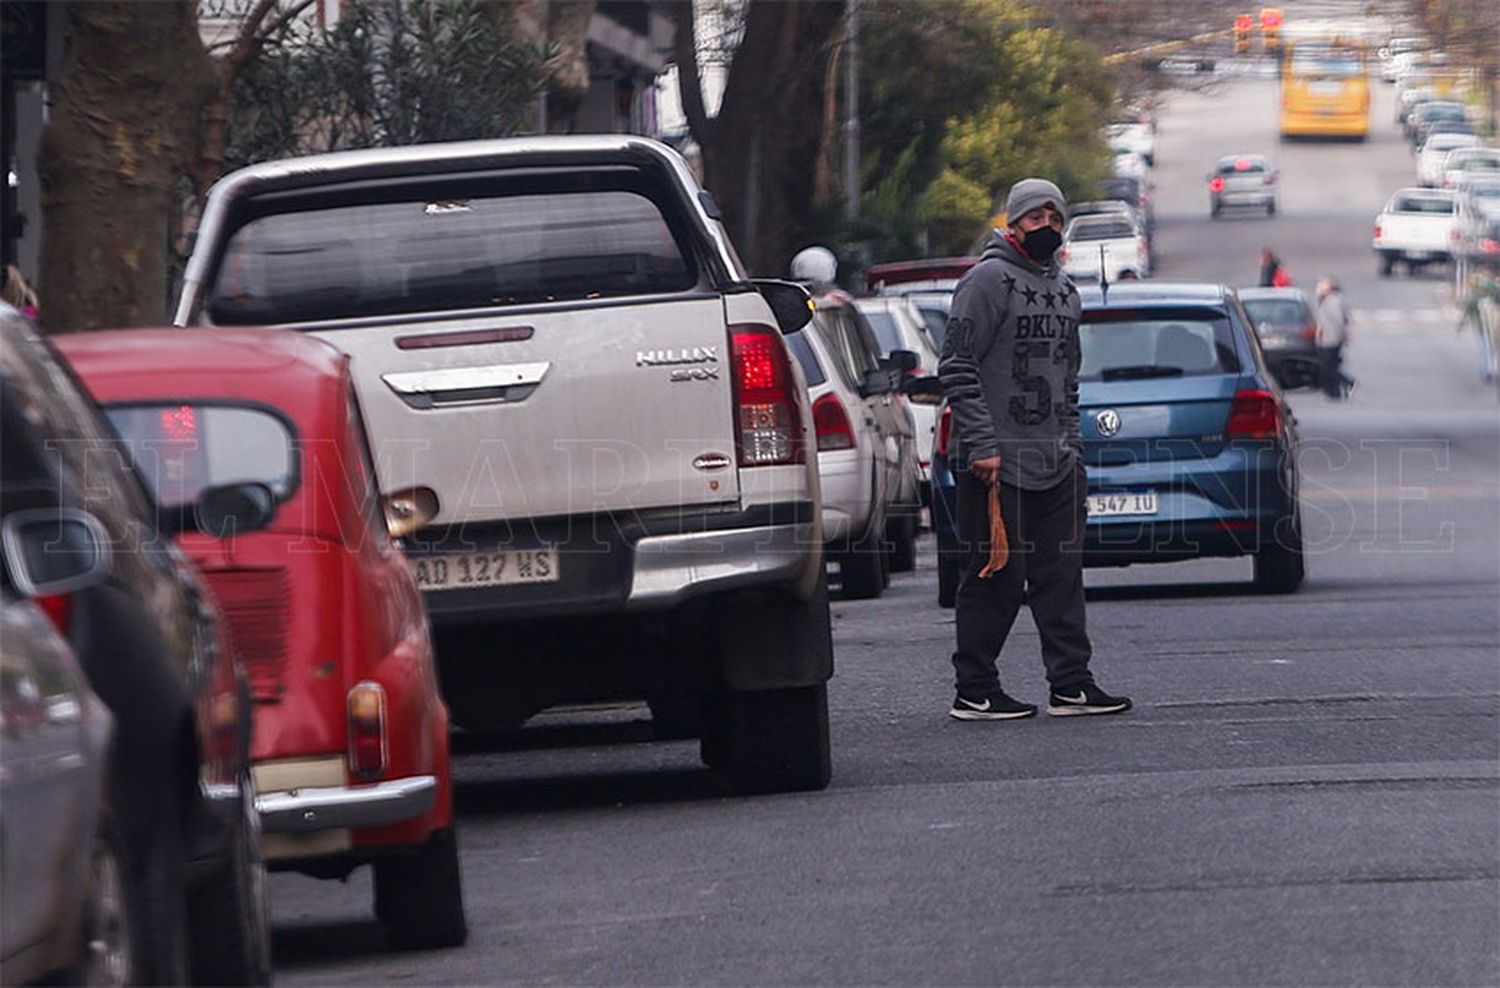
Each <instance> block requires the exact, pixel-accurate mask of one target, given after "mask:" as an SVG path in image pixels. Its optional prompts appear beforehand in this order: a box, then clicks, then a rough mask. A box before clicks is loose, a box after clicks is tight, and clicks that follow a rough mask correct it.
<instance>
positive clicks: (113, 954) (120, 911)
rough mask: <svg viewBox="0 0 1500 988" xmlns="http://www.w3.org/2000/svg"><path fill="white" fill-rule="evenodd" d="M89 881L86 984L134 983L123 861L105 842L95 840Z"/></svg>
mask: <svg viewBox="0 0 1500 988" xmlns="http://www.w3.org/2000/svg"><path fill="white" fill-rule="evenodd" d="M90 872H91V873H90V876H89V877H90V879H91V880H92V882H93V895H92V898H91V899H90V901H89V907H88V908H89V915H88V926H87V928H86V936H87V938H88V939H87V943H86V945H85V949H86V950H87V952H88V959H87V961H86V963H85V972H84V983H85V984H90V985H125V984H129V983H130V982H131V981H133V980H134V975H135V972H134V970H133V968H134V966H135V965H134V958H133V956H132V954H131V950H130V933H129V929H128V923H127V922H126V915H125V886H124V883H123V882H122V881H121V879H120V861H119V859H118V858H117V857H116V856H115V854H114V852H113V851H112V849H111V848H110V847H109V845H108V844H106V843H105V842H104V841H103V840H102V839H100V840H96V842H95V845H94V854H93V862H92V867H91V868H90Z"/></svg>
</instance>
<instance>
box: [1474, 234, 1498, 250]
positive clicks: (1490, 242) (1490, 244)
mask: <svg viewBox="0 0 1500 988" xmlns="http://www.w3.org/2000/svg"><path fill="white" fill-rule="evenodd" d="M1479 249H1480V250H1482V251H1484V252H1485V253H1486V254H1500V240H1496V239H1494V238H1493V237H1485V238H1484V239H1483V240H1481V241H1479Z"/></svg>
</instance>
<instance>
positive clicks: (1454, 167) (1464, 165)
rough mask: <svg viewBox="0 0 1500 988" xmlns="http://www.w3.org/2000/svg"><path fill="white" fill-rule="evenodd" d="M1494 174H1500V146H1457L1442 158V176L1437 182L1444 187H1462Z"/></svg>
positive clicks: (1435, 135)
mask: <svg viewBox="0 0 1500 988" xmlns="http://www.w3.org/2000/svg"><path fill="white" fill-rule="evenodd" d="M1438 136H1441V135H1437V134H1434V135H1433V137H1438ZM1494 175H1500V148H1486V147H1467V148H1458V149H1457V150H1454V151H1450V152H1449V153H1448V156H1447V157H1446V158H1444V159H1443V177H1442V181H1441V182H1439V183H1437V184H1439V185H1441V186H1442V187H1443V188H1445V189H1462V188H1464V187H1466V186H1467V185H1468V184H1469V183H1470V182H1473V181H1475V180H1476V179H1480V180H1482V179H1485V178H1489V177H1490V176H1494Z"/></svg>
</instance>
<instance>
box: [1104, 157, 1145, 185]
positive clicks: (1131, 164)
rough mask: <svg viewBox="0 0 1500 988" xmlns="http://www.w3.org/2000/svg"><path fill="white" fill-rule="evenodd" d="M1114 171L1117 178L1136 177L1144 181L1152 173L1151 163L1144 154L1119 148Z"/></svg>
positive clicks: (1113, 167)
mask: <svg viewBox="0 0 1500 988" xmlns="http://www.w3.org/2000/svg"><path fill="white" fill-rule="evenodd" d="M1112 171H1113V174H1114V175H1115V176H1116V177H1117V178H1134V179H1139V180H1140V181H1142V182H1144V181H1146V178H1147V176H1148V175H1150V174H1151V163H1150V162H1149V161H1147V160H1146V158H1145V156H1144V155H1140V154H1137V153H1136V152H1134V151H1121V150H1118V149H1117V150H1116V151H1115V160H1114V165H1113V166H1112Z"/></svg>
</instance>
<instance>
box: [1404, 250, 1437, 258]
mask: <svg viewBox="0 0 1500 988" xmlns="http://www.w3.org/2000/svg"><path fill="white" fill-rule="evenodd" d="M1434 257H1437V254H1436V253H1434V252H1433V251H1430V250H1409V251H1407V252H1406V259H1407V260H1408V261H1430V260H1432V259H1433V258H1434Z"/></svg>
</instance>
